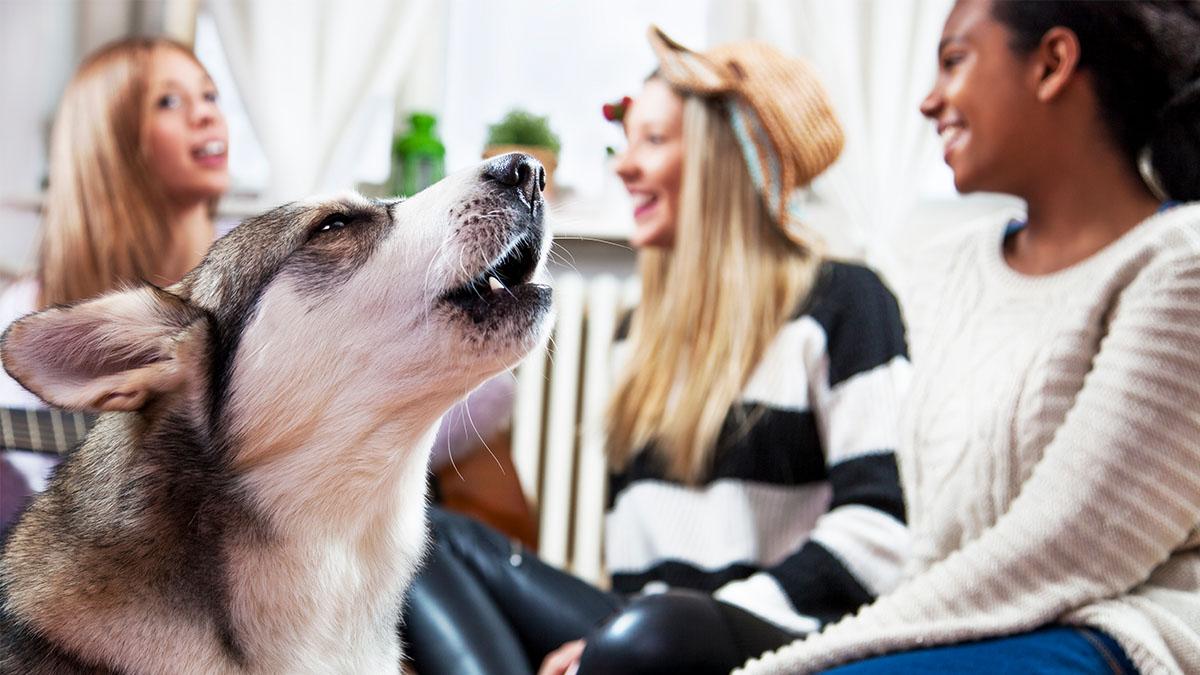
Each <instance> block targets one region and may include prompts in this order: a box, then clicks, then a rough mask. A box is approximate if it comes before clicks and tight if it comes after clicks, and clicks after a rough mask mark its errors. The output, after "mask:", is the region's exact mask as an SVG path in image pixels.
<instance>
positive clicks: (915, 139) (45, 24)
mask: <svg viewBox="0 0 1200 675" xmlns="http://www.w3.org/2000/svg"><path fill="white" fill-rule="evenodd" d="M949 5H950V2H949V0H744V1H739V2H728V1H725V2H719V1H717V0H686V1H684V0H676V1H669V0H605V1H603V2H601V1H599V0H596V1H576V2H569V1H565V0H562V1H556V2H547V1H546V0H507V1H506V2H502V3H501V2H489V1H487V0H436V1H435V0H353V1H351V2H333V1H332V0H0V50H2V54H3V55H2V57H0V69H2V70H0V74H2V78H3V79H2V81H0V86H2V88H3V92H4V93H3V96H2V97H0V99H2V100H3V104H2V105H3V108H2V109H0V149H2V152H0V268H4V269H5V270H8V271H20V270H22V269H25V268H27V266H28V265H29V263H30V260H31V254H32V250H33V246H34V245H35V241H36V233H37V225H38V209H39V207H40V199H41V191H42V189H43V187H44V181H45V175H46V149H47V144H48V143H47V136H48V132H49V129H50V126H51V122H52V117H53V112H54V106H55V104H56V102H57V100H58V98H59V96H60V94H61V92H62V88H63V86H64V85H65V82H66V80H67V78H68V77H69V75H70V74H71V72H72V71H73V69H74V68H75V67H76V65H77V64H78V62H79V60H80V59H81V58H82V56H83V55H84V54H86V53H88V52H89V51H91V50H93V49H95V48H96V47H98V46H99V45H101V44H103V43H105V42H107V41H109V40H113V39H116V38H119V37H123V36H125V35H130V34H166V35H170V36H172V37H175V38H177V39H179V40H181V41H183V42H185V43H188V44H192V45H194V48H195V50H196V53H197V54H198V56H199V57H200V59H201V61H203V63H204V64H205V66H206V67H207V68H208V70H209V71H210V72H211V73H212V75H213V77H214V78H215V79H216V81H217V85H218V88H219V90H220V92H221V106H222V108H223V110H224V112H225V114H226V115H227V117H228V120H229V126H230V168H231V172H232V176H233V190H232V192H231V194H230V196H229V197H227V198H226V199H225V200H223V202H222V205H221V210H222V213H221V216H222V222H223V224H224V225H225V226H226V227H228V226H231V225H232V224H234V223H236V222H237V221H238V220H239V219H241V218H242V217H244V216H246V215H250V214H252V213H256V212H258V211H261V210H263V209H265V208H267V207H269V206H272V205H275V204H278V203H281V202H284V201H288V200H291V199H295V198H298V197H302V196H307V195H310V194H313V193H322V192H329V191H335V190H340V189H345V188H355V189H359V190H362V191H363V192H365V193H367V194H372V195H382V194H391V193H395V192H401V191H403V188H404V187H405V186H404V184H403V176H401V175H400V173H401V172H402V170H403V168H404V166H405V164H404V162H405V161H408V162H409V163H410V164H409V168H410V175H411V173H412V171H411V169H412V165H411V162H412V161H414V160H413V158H412V157H407V158H405V157H403V156H401V155H402V153H401V154H398V153H397V150H403V149H404V148H413V147H415V148H416V153H417V155H418V156H417V157H416V161H418V162H422V161H434V159H432V158H430V157H429V156H428V154H429V153H428V152H427V151H428V150H429V148H430V147H433V148H434V151H433V152H434V154H436V155H437V156H436V161H437V162H438V163H439V167H438V169H439V170H442V169H444V170H445V171H448V172H453V171H454V170H456V169H460V168H463V167H466V166H468V165H470V164H471V163H473V162H476V161H478V159H479V158H480V157H481V156H482V154H483V153H484V152H485V149H486V148H487V147H488V146H489V143H490V141H491V140H492V139H491V138H489V136H490V135H492V136H496V138H497V139H499V140H505V138H507V136H506V134H510V133H511V132H515V133H518V135H519V134H520V132H521V129H515V130H514V129H512V128H511V127H512V124H510V125H509V127H510V128H500V129H491V127H493V126H494V125H498V124H499V123H500V122H501V121H502V120H505V118H506V115H509V113H512V112H514V111H518V113H520V112H524V113H528V114H527V115H525V116H524V117H523V118H521V119H517V120H515V123H517V126H520V124H519V123H520V122H522V121H524V122H530V121H532V122H533V123H535V124H536V123H540V124H542V125H543V128H542V129H541V130H540V132H546V131H548V132H549V133H548V136H549V137H550V139H551V141H550V142H551V143H552V144H554V145H556V146H557V152H555V153H552V154H553V155H555V158H554V160H553V161H555V162H556V164H557V169H556V171H555V177H554V181H555V184H556V190H555V192H554V207H555V212H556V213H557V221H556V222H557V228H556V229H557V232H558V239H559V243H560V249H559V250H560V253H562V256H561V260H563V261H565V262H567V263H569V265H570V266H571V267H574V268H575V269H576V270H578V271H579V272H580V273H581V274H584V275H593V274H599V273H604V272H611V273H613V274H616V275H621V276H623V275H625V274H628V273H629V272H631V271H632V266H633V258H634V256H633V253H632V252H631V251H629V250H628V249H627V248H625V247H623V244H622V242H623V241H624V239H625V237H626V234H627V233H628V232H629V231H630V229H631V227H632V220H631V216H630V208H629V204H628V202H627V201H626V196H625V194H624V191H623V189H622V188H621V185H620V182H619V181H618V180H617V179H616V177H615V176H614V175H613V173H612V171H611V170H610V165H611V160H610V153H611V152H613V151H617V152H619V151H620V149H621V144H622V141H623V139H622V135H621V133H620V128H619V127H618V126H617V125H614V124H612V123H609V122H606V121H605V120H604V118H603V116H602V115H601V107H602V105H603V104H604V103H605V102H607V101H612V100H616V99H619V98H620V97H621V96H624V95H628V94H634V93H636V92H637V90H638V88H639V87H640V85H641V82H642V80H643V79H644V78H645V77H646V75H647V74H649V72H650V71H651V70H652V69H653V67H654V59H653V56H652V54H651V51H650V49H649V46H648V45H647V42H646V38H645V34H646V28H647V26H648V25H649V24H651V23H655V24H658V25H660V26H662V27H663V28H664V30H666V32H667V33H668V34H670V35H671V36H673V37H674V38H675V39H677V40H678V41H680V42H682V43H683V44H686V45H688V46H690V47H693V48H697V49H703V48H707V47H708V46H711V45H714V44H717V43H720V42H724V41H728V40H737V39H745V38H759V39H764V40H767V41H770V42H772V43H773V44H775V45H776V46H778V47H779V48H781V49H783V50H784V51H786V52H788V53H791V54H796V55H800V56H804V57H806V58H808V59H810V60H811V61H812V62H813V63H814V65H815V66H816V67H817V69H818V71H819V72H820V73H821V75H822V77H823V78H824V81H825V83H826V85H827V86H828V88H829V90H830V92H831V94H832V96H833V99H834V103H835V106H836V108H837V110H838V113H839V115H840V116H841V118H842V120H843V122H844V124H845V126H846V131H847V144H846V150H845V152H844V154H843V155H842V158H841V159H840V160H839V162H838V163H837V164H836V165H835V166H834V168H833V169H832V170H831V171H829V172H827V174H826V175H825V176H823V177H822V178H821V179H819V180H818V181H817V182H816V183H815V184H814V185H813V187H812V190H811V191H810V194H809V196H808V211H809V214H810V217H809V220H810V221H811V224H812V225H813V226H814V227H815V228H816V229H817V230H818V231H819V232H821V233H822V234H823V235H824V237H825V238H826V240H827V241H828V243H829V245H830V247H831V248H832V250H833V251H834V252H835V253H837V254H839V255H842V256H845V257H849V258H855V259H864V260H866V261H867V262H869V263H871V264H873V265H875V266H876V267H878V268H880V269H881V271H882V272H883V273H884V274H885V275H886V276H888V277H891V278H897V277H902V276H903V273H904V261H905V259H906V257H907V256H908V254H909V253H910V252H911V251H912V250H913V249H914V248H915V247H918V246H919V245H920V244H921V243H922V242H924V241H927V240H928V238H929V237H931V236H935V235H936V233H937V232H938V231H940V230H942V229H944V228H947V227H953V226H955V225H958V224H961V223H963V222H964V221H965V220H968V219H970V218H973V217H975V216H977V215H980V214H983V213H986V212H989V211H992V210H995V209H997V208H1006V207H1008V206H1009V205H1010V203H1009V202H1007V201H1005V200H1003V199H1001V198H998V197H995V196H989V195H976V196H971V197H969V198H964V197H960V196H958V195H957V194H956V193H955V192H954V189H953V185H952V182H951V178H950V174H949V171H948V170H947V169H946V168H945V167H944V166H943V164H942V162H941V159H940V151H939V149H938V142H937V138H936V136H935V134H934V132H933V129H932V126H931V125H930V124H928V123H926V122H925V121H924V120H923V119H922V118H921V117H920V115H919V114H918V112H917V104H918V102H919V101H920V99H921V98H922V97H923V96H924V94H925V92H926V91H927V89H928V87H929V86H930V84H931V82H932V76H933V72H934V66H935V47H936V44H937V39H938V35H939V33H940V30H941V24H942V21H943V19H944V18H945V14H946V12H947V11H948V9H949ZM416 113H423V114H424V115H422V116H421V117H419V118H417V120H418V126H420V127H421V128H420V129H415V130H414V125H413V121H414V118H413V115H414V114H416ZM508 122H510V123H514V120H512V119H509V120H508ZM430 125H431V126H430ZM526 126H528V125H526ZM546 127H548V129H547V128H546ZM489 132H493V133H491V134H490V133H489ZM534 133H535V136H536V135H537V133H539V130H537V129H535V130H534ZM414 135H415V136H416V137H417V138H415V139H413V138H411V137H412V136H414ZM429 137H432V138H434V139H436V140H435V141H434V142H433V143H432V145H431V144H430V143H429V142H427V139H428V138H429ZM545 137H547V134H546V133H542V136H541V138H545ZM406 138H407V139H408V140H407V141H405V139H406ZM423 139H425V140H424V141H423ZM535 140H536V138H535ZM439 144H440V154H438V152H437V146H438V145H439ZM422 152H426V154H425V155H422V154H421V153H422ZM418 183H419V181H418ZM409 187H410V188H411V184H410V185H409ZM613 244H615V246H614V245H613Z"/></svg>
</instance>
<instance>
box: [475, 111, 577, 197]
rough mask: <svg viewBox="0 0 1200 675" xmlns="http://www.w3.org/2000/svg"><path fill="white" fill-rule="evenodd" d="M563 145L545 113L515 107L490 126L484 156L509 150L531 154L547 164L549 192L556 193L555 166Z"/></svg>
mask: <svg viewBox="0 0 1200 675" xmlns="http://www.w3.org/2000/svg"><path fill="white" fill-rule="evenodd" d="M561 146H562V144H561V143H560V141H559V140H558V135H557V134H555V133H554V131H553V130H551V129H550V122H549V121H548V120H547V119H546V118H545V117H540V116H538V115H534V114H532V113H529V112H527V111H525V110H513V111H511V112H509V113H508V114H507V115H505V116H504V119H502V120H500V121H499V122H497V123H496V124H493V125H490V126H489V127H488V137H487V147H485V148H484V151H483V156H484V157H485V158H487V157H494V156H496V155H503V154H504V153H507V152H524V153H526V154H528V155H532V156H533V157H534V158H535V159H537V160H538V161H539V162H541V163H542V166H544V167H545V168H546V192H547V193H553V185H554V181H553V176H554V168H555V166H557V165H558V150H559V148H560V147H561Z"/></svg>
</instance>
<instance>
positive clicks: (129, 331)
mask: <svg viewBox="0 0 1200 675" xmlns="http://www.w3.org/2000/svg"><path fill="white" fill-rule="evenodd" d="M208 339H209V321H208V315H207V313H206V312H205V311H204V310H202V309H200V308H198V307H195V306H193V305H191V304H189V303H187V302H185V301H184V300H182V299H180V298H178V297H177V296H174V295H171V294H170V293H167V292H166V291H163V290H160V289H157V288H153V287H144V288H137V289H134V290H128V291H121V292H117V293H111V294H109V295H104V296H101V297H99V298H96V299H95V300H88V301H84V302H81V303H79V304H76V305H71V306H66V307H54V308H51V309H47V310H45V311H43V312H38V313H36V314H31V315H29V316H26V317H24V318H22V319H20V320H19V321H16V322H15V323H13V324H12V325H11V326H10V327H9V328H8V330H7V331H6V332H5V333H4V337H3V338H2V339H0V362H3V364H4V369H5V370H7V371H8V373H9V375H12V377H13V378H14V379H15V380H17V381H18V382H20V383H21V384H22V385H23V386H24V387H25V388H26V389H29V390H30V391H32V392H33V393H35V394H37V395H38V396H40V397H42V398H43V399H45V400H46V402H48V403H50V404H51V405H54V406H58V407H61V408H67V409H69V410H87V411H107V410H139V409H141V408H142V407H143V406H145V405H146V403H147V402H149V401H150V400H152V399H153V398H154V397H155V396H157V395H159V394H164V393H168V392H173V391H178V390H180V389H181V388H182V387H183V386H184V385H185V383H186V380H187V376H188V374H189V373H190V372H191V371H192V370H193V369H194V368H196V367H197V364H198V363H199V361H200V359H201V358H202V356H203V354H205V353H206V350H205V349H204V347H205V345H206V344H207V341H208Z"/></svg>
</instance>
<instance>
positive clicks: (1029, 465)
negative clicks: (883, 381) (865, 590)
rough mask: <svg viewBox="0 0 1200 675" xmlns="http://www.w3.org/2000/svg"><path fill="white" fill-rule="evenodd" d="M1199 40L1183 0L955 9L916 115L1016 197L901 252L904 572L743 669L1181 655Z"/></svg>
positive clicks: (1198, 608) (1191, 504)
mask: <svg viewBox="0 0 1200 675" xmlns="http://www.w3.org/2000/svg"><path fill="white" fill-rule="evenodd" d="M1197 45H1200V2H1195V1H1194V0H1186V1H1184V0H1178V1H1176V0H1143V1H1142V2H1108V1H1103V0H1069V1H1052V0H959V2H957V3H956V4H955V6H954V8H953V10H952V11H951V12H950V15H949V17H948V18H947V19H946V23H945V28H944V30H943V33H942V39H941V41H940V43H939V44H938V45H937V58H938V65H939V67H938V75H937V79H936V80H935V81H934V83H933V87H932V89H931V90H930V92H929V94H928V96H927V97H926V98H925V100H924V102H923V103H922V104H921V112H923V113H924V114H925V116H926V117H928V118H929V120H930V121H931V122H933V123H934V124H936V125H937V130H938V133H939V134H940V135H941V137H942V139H943V141H944V144H945V147H944V154H945V160H946V162H947V164H949V166H950V168H951V169H952V170H953V172H954V180H955V184H956V185H957V186H958V189H959V190H960V191H963V192H971V191H977V190H984V191H996V192H1006V193H1009V194H1012V195H1015V196H1017V197H1020V198H1021V199H1023V200H1024V201H1025V203H1026V205H1027V213H1026V214H1025V215H1024V216H1023V217H1021V218H1017V219H1010V218H1008V217H1007V216H1006V217H1003V218H995V219H991V220H989V221H987V222H980V223H978V226H977V227H970V228H965V230H964V231H963V232H962V233H961V234H959V235H958V236H955V237H952V238H950V239H947V240H944V241H940V242H937V243H935V245H934V246H933V248H932V250H930V251H929V252H928V255H927V256H926V259H925V260H924V261H923V264H921V265H919V266H918V267H917V270H918V273H917V279H916V283H914V284H913V288H912V289H911V291H910V293H909V295H908V299H909V300H910V302H909V303H908V305H907V307H906V315H907V319H908V325H909V326H910V328H911V330H912V332H911V334H912V336H913V340H912V351H913V361H914V364H915V365H916V368H915V371H914V377H913V387H912V398H911V399H910V400H909V404H908V407H907V411H908V414H907V415H906V418H905V420H904V423H903V425H902V434H901V446H900V449H899V452H898V457H899V460H900V468H901V475H902V477H903V479H904V480H903V483H904V491H905V499H906V503H907V506H908V513H909V515H910V522H911V525H912V533H913V549H912V553H913V557H912V560H911V561H910V562H909V564H908V565H907V566H906V569H905V572H906V575H905V578H904V579H903V580H902V581H901V583H900V584H899V585H898V586H897V588H896V589H895V590H893V591H892V592H890V593H886V594H883V595H882V596H880V597H879V598H878V599H877V600H876V601H875V602H873V603H871V604H870V605H868V606H866V607H863V608H861V609H860V610H859V611H858V612H857V613H856V614H855V615H854V616H851V617H848V618H846V619H844V620H842V621H840V622H838V623H835V624H833V625H830V626H827V627H825V628H824V630H822V631H821V632H820V633H817V634H814V635H812V636H809V637H808V638H806V639H804V640H800V641H796V642H795V643H793V644H791V645H788V646H787V647H784V648H782V649H779V650H777V651H775V652H774V653H772V654H769V655H766V656H764V657H762V658H760V659H756V660H753V661H751V662H749V663H747V665H746V668H745V671H744V672H745V673H747V675H749V674H751V673H752V674H754V675H768V674H776V675H782V674H783V673H787V674H789V675H791V674H793V673H810V672H827V673H830V675H833V674H834V673H836V674H838V675H873V674H876V673H881V674H882V673H888V674H891V673H916V672H971V673H982V674H994V675H999V674H1001V673H1034V672H1036V673H1047V674H1051V673H1097V674H1099V673H1123V674H1124V673H1197V672H1200V623H1198V622H1197V620H1196V617H1198V616H1200V556H1197V551H1198V548H1200V539H1198V538H1197V525H1198V524H1200V468H1198V467H1200V445H1197V442H1196V439H1197V438H1200V416H1198V415H1197V411H1198V410H1200V388H1198V387H1197V386H1196V383H1197V382H1198V381H1200V203H1196V202H1197V200H1200V175H1198V173H1197V167H1200V50H1197ZM933 46H934V45H932V44H931V45H930V48H931V51H932V47H933ZM1183 202H1192V203H1190V204H1187V203H1183ZM880 654H883V656H880ZM847 662H850V663H847ZM839 664H847V665H842V666H840V667H837V668H831V667H832V666H838V665H839Z"/></svg>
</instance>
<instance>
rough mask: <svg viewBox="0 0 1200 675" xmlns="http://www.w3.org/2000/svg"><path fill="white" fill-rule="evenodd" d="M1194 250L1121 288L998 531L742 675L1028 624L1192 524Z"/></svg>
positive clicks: (1198, 308) (1105, 590)
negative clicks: (1071, 397)
mask: <svg viewBox="0 0 1200 675" xmlns="http://www.w3.org/2000/svg"><path fill="white" fill-rule="evenodd" d="M1196 259H1197V258H1196V253H1195V252H1192V251H1188V252H1187V255H1179V256H1175V257H1174V258H1172V259H1170V260H1159V261H1154V262H1153V263H1152V264H1151V265H1150V266H1148V267H1147V268H1146V269H1144V270H1142V272H1141V273H1140V274H1139V276H1138V278H1137V279H1136V280H1134V281H1133V282H1132V283H1131V284H1130V285H1129V286H1128V288H1127V289H1126V291H1125V292H1124V293H1123V294H1122V297H1121V298H1120V301H1119V303H1118V305H1117V308H1116V310H1115V311H1114V315H1113V317H1112V322H1111V324H1110V326H1109V331H1108V334H1107V335H1106V337H1105V338H1104V339H1103V341H1102V342H1101V344H1100V349H1099V353H1098V354H1097V355H1096V357H1095V359H1094V361H1093V363H1092V368H1091V371H1090V373H1089V375H1088V376H1087V378H1086V380H1085V381H1084V385H1083V388H1082V390H1081V391H1080V392H1079V394H1078V396H1077V398H1076V400H1075V403H1074V405H1073V407H1072V408H1071V410H1070V412H1069V413H1068V415H1067V416H1066V418H1065V420H1064V422H1063V424H1062V426H1061V427H1060V428H1059V430H1058V433H1057V434H1056V435H1055V437H1054V439H1053V440H1052V441H1051V442H1050V443H1049V444H1048V445H1047V447H1046V449H1045V452H1044V454H1043V457H1042V459H1041V460H1040V462H1039V463H1038V465H1037V466H1036V467H1035V469H1034V471H1033V473H1032V475H1031V476H1030V478H1029V479H1028V480H1027V481H1026V483H1025V484H1024V486H1023V488H1022V490H1021V492H1020V494H1019V495H1018V496H1017V498H1016V499H1015V500H1014V501H1013V503H1012V505H1011V507H1010V508H1009V510H1008V511H1007V512H1006V513H1005V514H1003V515H1002V516H1001V517H1000V518H999V519H998V520H997V522H996V524H995V525H994V526H992V527H991V528H990V529H988V530H987V531H985V532H984V533H983V534H982V535H981V536H979V537H978V538H977V539H975V540H973V541H971V542H970V543H968V544H966V545H965V546H964V547H963V548H962V549H960V550H959V551H957V552H955V553H953V554H952V555H950V556H949V557H947V558H946V559H944V560H942V561H941V562H939V563H937V564H935V565H933V566H932V567H930V568H929V569H928V570H927V571H925V572H924V573H922V574H920V575H919V576H917V577H915V578H913V579H911V580H909V581H908V582H906V583H905V584H903V585H902V586H901V587H899V588H898V589H897V590H896V591H894V592H892V593H889V594H887V595H885V596H883V597H881V598H880V599H879V600H877V601H876V602H875V603H874V604H872V605H869V606H867V607H865V608H863V609H862V610H861V611H860V612H859V613H858V614H857V615H856V616H853V617H850V618H847V619H845V620H843V621H842V622H840V623H838V624H835V625H832V626H830V627H828V628H827V629H826V630H824V631H823V632H822V633H820V634H818V635H814V636H811V637H810V638H808V639H806V640H803V641H797V642H796V643H793V644H792V645H790V646H788V647H785V648H783V649H781V650H779V651H777V652H774V653H772V654H769V655H766V656H764V657H763V658H762V659H761V660H752V661H751V662H749V663H748V664H747V666H746V668H745V672H746V673H756V674H757V673H784V672H786V673H795V672H811V671H813V670H818V669H822V668H827V667H829V666H831V665H835V664H837V663H841V662H844V661H847V660H850V659H854V658H862V657H868V656H872V655H876V654H879V653H884V652H893V651H900V650H904V649H910V648H914V647H918V646H926V647H928V646H934V645H938V644H948V643H957V642H963V641H968V640H974V639H982V638H987V637H992V636H997V635H1003V634H1011V633H1015V632H1020V631H1024V630H1029V629H1033V628H1036V627H1038V626H1040V625H1043V624H1045V623H1048V622H1050V621H1053V620H1055V619H1057V618H1059V617H1061V616H1063V615H1064V614H1066V613H1067V612H1070V611H1071V610H1074V609H1077V608H1080V607H1082V606H1085V605H1087V604H1089V603H1092V602H1095V601H1098V600H1102V599H1105V598H1112V597H1114V596H1119V595H1121V594H1124V593H1127V592H1129V591H1130V590H1131V589H1133V588H1135V587H1136V586H1138V585H1139V584H1141V583H1143V582H1145V581H1146V579H1147V578H1148V577H1149V576H1150V574H1151V573H1152V572H1153V571H1154V569H1155V568H1157V567H1158V566H1159V565H1161V564H1162V563H1163V562H1164V561H1166V560H1167V559H1168V558H1169V557H1170V555H1171V553H1172V552H1173V551H1174V550H1175V549H1176V548H1177V547H1179V546H1180V545H1181V543H1182V542H1184V541H1185V540H1186V539H1187V538H1188V536H1189V534H1190V533H1191V532H1192V531H1193V530H1194V529H1195V528H1196V526H1197V523H1198V522H1200V443H1197V439H1200V265H1197V263H1196Z"/></svg>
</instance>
